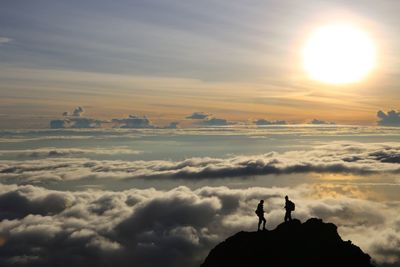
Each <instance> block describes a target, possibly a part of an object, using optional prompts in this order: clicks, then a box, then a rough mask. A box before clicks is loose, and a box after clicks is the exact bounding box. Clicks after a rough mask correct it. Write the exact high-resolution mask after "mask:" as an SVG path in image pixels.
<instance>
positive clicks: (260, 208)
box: [256, 200, 267, 231]
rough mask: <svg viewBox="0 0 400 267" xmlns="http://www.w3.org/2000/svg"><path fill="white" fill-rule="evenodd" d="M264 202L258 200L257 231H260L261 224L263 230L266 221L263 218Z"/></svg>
mask: <svg viewBox="0 0 400 267" xmlns="http://www.w3.org/2000/svg"><path fill="white" fill-rule="evenodd" d="M264 213H265V211H264V200H260V203H258V205H257V209H256V214H257V216H258V228H257V231H260V226H261V223H263V230H266V229H265V223H266V222H267V220H266V219H265V218H264Z"/></svg>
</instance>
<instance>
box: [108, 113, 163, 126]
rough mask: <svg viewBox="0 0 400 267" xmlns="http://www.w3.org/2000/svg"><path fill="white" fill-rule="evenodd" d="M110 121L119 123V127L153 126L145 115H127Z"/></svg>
mask: <svg viewBox="0 0 400 267" xmlns="http://www.w3.org/2000/svg"><path fill="white" fill-rule="evenodd" d="M112 122H114V123H117V124H119V127H120V128H138V129H143V128H155V126H154V125H153V124H152V123H151V121H150V120H149V119H148V118H147V117H146V116H137V115H129V117H128V118H123V119H112Z"/></svg>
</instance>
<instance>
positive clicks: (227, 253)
mask: <svg viewBox="0 0 400 267" xmlns="http://www.w3.org/2000/svg"><path fill="white" fill-rule="evenodd" d="M236 266H238V267H239V266H240V267H245V266H272V267H289V266H290V267H303V266H304V267H314V266H315V267H317V266H318V267H344V266H346V267H347V266H349V267H351V266H354V267H371V266H373V265H372V264H371V257H370V256H369V255H368V254H366V253H364V252H363V251H362V250H361V249H360V248H359V247H357V246H355V245H354V244H352V242H351V241H343V240H342V238H341V237H340V236H339V234H338V232H337V227H336V225H334V224H332V223H324V222H323V221H322V220H321V219H316V218H312V219H309V220H308V221H306V222H305V223H301V222H300V221H299V220H293V221H291V222H287V223H282V224H280V225H278V227H277V228H276V229H274V230H272V231H260V232H239V233H237V234H235V235H234V236H232V237H229V238H228V239H227V240H225V241H224V242H222V243H220V244H219V245H217V246H216V247H215V248H214V249H212V250H211V252H210V253H209V255H208V256H207V258H206V259H205V261H204V263H203V264H202V265H201V267H236Z"/></svg>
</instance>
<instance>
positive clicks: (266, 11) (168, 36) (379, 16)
mask: <svg viewBox="0 0 400 267" xmlns="http://www.w3.org/2000/svg"><path fill="white" fill-rule="evenodd" d="M398 10H400V3H398V2H397V1H374V0H370V1H367V0H366V1H351V2H350V1H309V0H307V1H300V0H297V1H265V0H264V1H239V0H233V1H212V0H206V1H178V0H170V1H164V0H163V1H161V0H148V1H125V0H122V1H118V2H117V3H116V2H110V1H105V0H96V1H94V0H93V1H84V2H83V1H52V0H38V1H16V0H4V1H2V4H1V8H0V25H1V28H0V59H1V60H0V81H1V83H0V125H1V128H3V129H6V128H48V127H49V121H50V120H52V119H57V118H60V117H61V114H62V113H63V112H65V111H71V110H73V109H74V108H75V107H76V106H81V107H83V108H84V109H85V116H88V117H91V118H96V119H102V120H110V119H115V118H126V117H127V116H128V115H129V114H137V115H140V116H147V117H148V118H149V119H150V120H151V121H153V122H154V123H157V124H159V125H167V124H168V123H170V122H172V121H178V122H181V121H182V122H181V125H190V124H191V122H187V121H185V117H187V116H189V115H190V114H192V113H193V112H204V113H207V114H212V115H213V117H216V118H222V119H226V120H229V121H234V122H241V123H248V122H252V121H254V120H256V119H267V120H285V121H287V122H289V123H307V122H309V121H311V120H312V119H318V120H324V121H330V122H336V123H338V124H369V125H373V124H376V121H377V116H376V113H377V111H378V110H383V111H389V110H395V109H396V108H398V106H399V100H400V94H399V93H398V92H399V89H398V88H399V87H398V86H399V82H400V81H399V74H400V69H399V67H398V66H400V65H399V58H400V57H399V54H398V51H399V48H400V40H399V37H398V32H399V31H400V29H399V27H400V26H399V25H400V18H399V16H398ZM329 23H350V24H353V25H356V26H357V27H358V28H360V29H361V30H362V31H364V32H365V33H367V34H368V36H370V37H371V39H372V40H373V42H374V45H375V46H376V49H377V61H376V66H375V68H374V70H373V71H371V72H370V73H369V75H367V77H365V78H364V79H362V80H361V81H359V82H356V83H351V84H339V85H333V84H326V83H323V82H318V81H315V80H312V79H310V77H309V75H307V73H306V72H305V71H304V68H303V66H302V62H301V50H302V46H303V45H304V43H305V41H306V39H307V37H308V36H309V35H310V33H311V32H312V31H313V30H315V29H316V28H318V27H321V26H323V25H325V24H329Z"/></svg>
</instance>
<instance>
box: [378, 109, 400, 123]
mask: <svg viewBox="0 0 400 267" xmlns="http://www.w3.org/2000/svg"><path fill="white" fill-rule="evenodd" d="M377 116H378V118H379V120H378V125H381V126H400V112H398V111H396V110H391V111H388V112H387V113H385V112H384V111H382V110H379V111H378V113H377Z"/></svg>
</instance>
